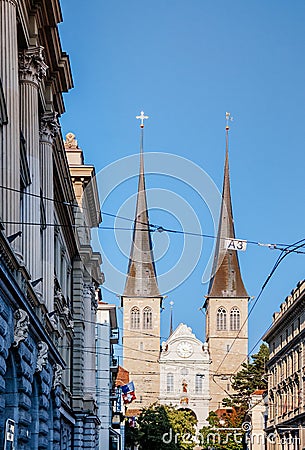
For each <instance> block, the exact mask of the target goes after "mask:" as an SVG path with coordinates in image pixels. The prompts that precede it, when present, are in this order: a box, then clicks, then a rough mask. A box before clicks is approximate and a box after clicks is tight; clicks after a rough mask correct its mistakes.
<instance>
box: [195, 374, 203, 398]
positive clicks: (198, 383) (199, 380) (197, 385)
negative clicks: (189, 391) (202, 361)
mask: <svg viewBox="0 0 305 450" xmlns="http://www.w3.org/2000/svg"><path fill="white" fill-rule="evenodd" d="M203 377H204V375H201V374H197V375H196V377H195V393H196V394H201V393H202V379H203Z"/></svg>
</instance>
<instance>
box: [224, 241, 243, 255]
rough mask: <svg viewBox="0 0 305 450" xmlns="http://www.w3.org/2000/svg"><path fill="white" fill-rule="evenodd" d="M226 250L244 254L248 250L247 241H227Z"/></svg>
mask: <svg viewBox="0 0 305 450" xmlns="http://www.w3.org/2000/svg"><path fill="white" fill-rule="evenodd" d="M225 249H226V250H238V251H241V252H244V251H245V250H246V249H247V241H245V240H243V239H225Z"/></svg>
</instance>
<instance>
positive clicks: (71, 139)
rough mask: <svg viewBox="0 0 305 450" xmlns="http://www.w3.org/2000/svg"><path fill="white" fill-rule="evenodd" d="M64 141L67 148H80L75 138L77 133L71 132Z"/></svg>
mask: <svg viewBox="0 0 305 450" xmlns="http://www.w3.org/2000/svg"><path fill="white" fill-rule="evenodd" d="M64 142H65V147H66V148H78V145H77V140H76V139H75V134H73V133H71V132H70V133H67V134H66V140H65V141H64Z"/></svg>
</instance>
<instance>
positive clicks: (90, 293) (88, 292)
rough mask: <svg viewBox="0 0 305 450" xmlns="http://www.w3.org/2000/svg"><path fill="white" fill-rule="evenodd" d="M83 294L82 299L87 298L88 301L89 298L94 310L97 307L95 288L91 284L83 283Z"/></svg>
mask: <svg viewBox="0 0 305 450" xmlns="http://www.w3.org/2000/svg"><path fill="white" fill-rule="evenodd" d="M83 296H84V299H88V301H90V300H91V308H92V309H93V310H96V309H97V299H96V295H95V288H94V286H93V284H91V283H84V286H83Z"/></svg>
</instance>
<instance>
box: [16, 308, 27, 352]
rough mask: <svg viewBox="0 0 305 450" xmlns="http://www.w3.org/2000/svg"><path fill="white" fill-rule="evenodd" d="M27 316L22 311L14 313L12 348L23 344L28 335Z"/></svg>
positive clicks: (18, 310)
mask: <svg viewBox="0 0 305 450" xmlns="http://www.w3.org/2000/svg"><path fill="white" fill-rule="evenodd" d="M29 324H30V319H29V315H28V313H27V312H26V311H24V310H23V309H17V310H16V311H15V312H14V343H13V346H14V347H18V345H19V344H20V342H23V341H24V340H25V339H26V338H27V337H28V334H29Z"/></svg>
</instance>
